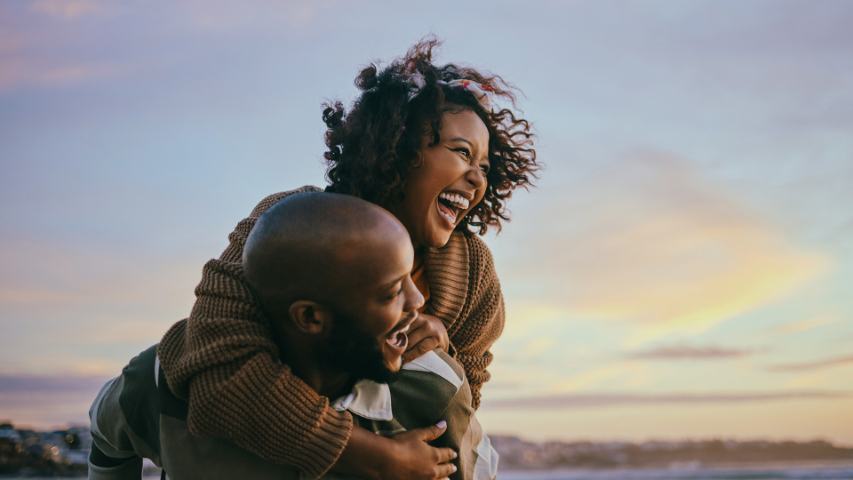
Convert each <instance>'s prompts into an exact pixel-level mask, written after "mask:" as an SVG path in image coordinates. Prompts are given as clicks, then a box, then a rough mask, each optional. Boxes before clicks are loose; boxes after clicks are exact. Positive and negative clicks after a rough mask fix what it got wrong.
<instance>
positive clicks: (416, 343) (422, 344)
mask: <svg viewBox="0 0 853 480" xmlns="http://www.w3.org/2000/svg"><path fill="white" fill-rule="evenodd" d="M408 336H409V347H408V349H406V353H405V354H404V355H403V361H404V362H408V361H411V360H413V359H415V358H418V357H420V356H421V355H423V354H425V353H426V352H429V351H432V350H435V349H436V348H438V347H441V348H442V349H444V350H445V351H446V350H447V348H448V345H449V343H450V340H449V338H448V337H447V329H446V328H445V327H444V323H443V322H442V321H441V320H440V319H439V318H438V317H435V316H433V315H428V314H421V315H419V316H418V320H416V321H415V323H413V324H412V328H411V329H410V330H409V333H408Z"/></svg>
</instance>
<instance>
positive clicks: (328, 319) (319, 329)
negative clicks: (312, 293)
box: [288, 300, 332, 335]
mask: <svg viewBox="0 0 853 480" xmlns="http://www.w3.org/2000/svg"><path fill="white" fill-rule="evenodd" d="M288 312H289V313H290V321H291V322H293V326H294V327H295V328H296V330H297V331H299V332H301V333H304V334H306V335H322V334H323V333H324V332H326V331H327V330H328V329H329V328H331V327H332V315H331V312H329V310H328V309H327V308H326V307H324V306H323V305H320V304H319V303H317V302H312V301H310V300H297V301H295V302H293V303H291V304H290V309H289V310H288Z"/></svg>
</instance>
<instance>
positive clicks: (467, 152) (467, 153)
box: [456, 148, 471, 158]
mask: <svg viewBox="0 0 853 480" xmlns="http://www.w3.org/2000/svg"><path fill="white" fill-rule="evenodd" d="M456 151H457V152H459V153H461V154H462V156H464V157H465V158H471V151H470V150H468V149H467V148H457V149H456Z"/></svg>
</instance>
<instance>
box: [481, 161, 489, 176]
mask: <svg viewBox="0 0 853 480" xmlns="http://www.w3.org/2000/svg"><path fill="white" fill-rule="evenodd" d="M480 170H481V171H482V172H483V175H486V174H488V173H489V170H491V165H489V164H488V163H484V164H482V165H480Z"/></svg>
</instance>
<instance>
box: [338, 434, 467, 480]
mask: <svg viewBox="0 0 853 480" xmlns="http://www.w3.org/2000/svg"><path fill="white" fill-rule="evenodd" d="M446 429H447V424H446V423H445V422H444V421H441V422H439V423H438V424H437V425H433V426H431V427H426V428H418V429H415V430H410V431H408V432H404V433H401V434H398V435H395V436H393V437H390V438H386V437H382V436H379V435H377V434H375V433H372V432H369V431H367V430H365V429H363V428H360V427H355V428H353V431H352V435H351V436H350V440H349V442H348V443H347V446H346V448H345V449H344V451H343V453H342V454H341V458H340V459H339V460H338V463H337V464H335V466H334V467H333V470H334V471H336V472H339V473H348V474H354V475H357V476H360V477H365V478H370V479H376V480H436V479H446V478H448V477H449V476H450V475H451V474H453V472H455V471H456V465H454V464H453V463H451V462H452V461H453V460H454V459H455V458H456V457H457V454H456V452H454V451H453V450H452V449H450V448H436V447H432V446H430V445H429V443H427V442H431V441H433V440H435V439H436V438H438V437H440V436H441V435H442V434H443V433H444V431H445V430H446Z"/></svg>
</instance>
